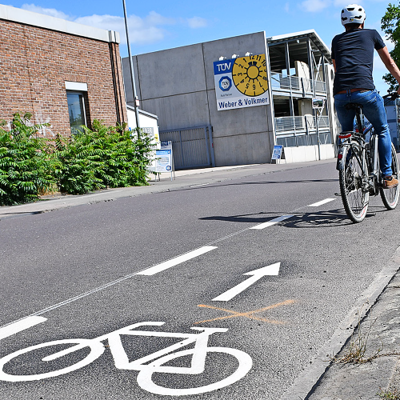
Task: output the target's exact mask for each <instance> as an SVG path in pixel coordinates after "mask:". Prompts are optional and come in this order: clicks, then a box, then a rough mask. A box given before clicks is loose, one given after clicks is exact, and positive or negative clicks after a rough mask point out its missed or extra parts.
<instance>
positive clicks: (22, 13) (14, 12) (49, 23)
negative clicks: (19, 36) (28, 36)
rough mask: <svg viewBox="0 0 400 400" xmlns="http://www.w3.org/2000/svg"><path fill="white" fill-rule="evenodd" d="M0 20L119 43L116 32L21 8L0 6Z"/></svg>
mask: <svg viewBox="0 0 400 400" xmlns="http://www.w3.org/2000/svg"><path fill="white" fill-rule="evenodd" d="M0 20H6V21H11V22H17V23H20V24H25V25H31V26H35V27H38V28H44V29H49V30H52V31H57V32H62V33H67V34H70V35H75V36H82V37H86V38H89V39H94V40H100V41H102V42H108V43H120V37H119V33H118V32H115V31H107V30H105V29H100V28H94V27H91V26H87V25H83V24H78V23H76V22H72V21H67V20H65V19H61V18H56V17H51V16H49V15H44V14H39V13H35V12H32V11H27V10H23V9H21V8H16V7H12V6H5V5H3V4H0Z"/></svg>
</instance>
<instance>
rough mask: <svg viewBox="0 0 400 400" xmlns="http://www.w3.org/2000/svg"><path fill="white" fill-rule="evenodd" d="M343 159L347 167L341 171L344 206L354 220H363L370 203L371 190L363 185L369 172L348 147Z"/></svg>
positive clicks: (340, 179)
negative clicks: (364, 177)
mask: <svg viewBox="0 0 400 400" xmlns="http://www.w3.org/2000/svg"><path fill="white" fill-rule="evenodd" d="M343 160H345V163H346V164H345V168H344V169H343V170H341V171H339V185H340V195H341V197H342V202H343V206H344V209H345V210H346V213H347V215H348V217H349V218H350V219H351V220H352V221H353V222H361V221H362V220H363V219H364V218H365V215H366V214H367V210H368V203H369V191H368V190H367V189H366V188H365V187H363V186H364V185H363V176H368V172H367V171H364V170H363V166H362V164H361V163H362V160H360V159H358V158H357V157H356V155H355V153H354V152H353V150H352V149H350V148H348V147H347V148H346V149H345V150H344V151H343Z"/></svg>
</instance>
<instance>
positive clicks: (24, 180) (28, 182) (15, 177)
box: [0, 113, 55, 205]
mask: <svg viewBox="0 0 400 400" xmlns="http://www.w3.org/2000/svg"><path fill="white" fill-rule="evenodd" d="M31 117H32V115H31V114H29V113H27V114H25V115H24V116H23V117H21V116H20V114H19V113H16V114H14V118H13V121H12V126H11V130H10V131H6V130H4V129H3V128H2V127H1V126H4V125H5V121H3V123H2V124H1V126H0V205H13V204H18V203H26V202H30V201H34V200H37V198H38V193H39V192H41V191H46V190H48V189H49V188H51V187H52V186H53V185H54V184H55V177H54V176H53V174H52V159H51V158H52V157H51V156H50V152H49V151H48V146H47V144H46V141H45V140H44V139H42V138H38V137H37V132H38V130H39V129H40V128H41V127H43V126H44V125H33V124H31V122H30V119H31Z"/></svg>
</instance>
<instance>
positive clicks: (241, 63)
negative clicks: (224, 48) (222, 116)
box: [214, 54, 269, 111]
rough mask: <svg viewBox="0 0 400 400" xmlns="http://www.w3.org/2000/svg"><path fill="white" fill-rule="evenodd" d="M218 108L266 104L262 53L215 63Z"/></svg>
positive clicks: (266, 79)
mask: <svg viewBox="0 0 400 400" xmlns="http://www.w3.org/2000/svg"><path fill="white" fill-rule="evenodd" d="M214 82H215V94H216V97H217V109H218V111H222V110H231V109H235V108H245V107H254V106H263V105H267V104H269V94H268V77H267V67H266V59H265V54H259V55H252V56H248V57H238V58H232V59H230V60H221V61H215V62H214Z"/></svg>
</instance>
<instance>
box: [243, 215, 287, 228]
mask: <svg viewBox="0 0 400 400" xmlns="http://www.w3.org/2000/svg"><path fill="white" fill-rule="evenodd" d="M292 217H293V215H282V216H281V217H278V218H274V219H271V221H267V222H264V223H262V224H259V225H255V226H252V227H251V228H249V229H265V228H268V227H270V226H272V225H276V224H278V223H279V222H282V221H284V220H285V219H289V218H292Z"/></svg>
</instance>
